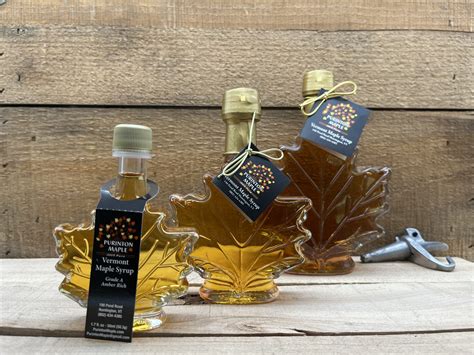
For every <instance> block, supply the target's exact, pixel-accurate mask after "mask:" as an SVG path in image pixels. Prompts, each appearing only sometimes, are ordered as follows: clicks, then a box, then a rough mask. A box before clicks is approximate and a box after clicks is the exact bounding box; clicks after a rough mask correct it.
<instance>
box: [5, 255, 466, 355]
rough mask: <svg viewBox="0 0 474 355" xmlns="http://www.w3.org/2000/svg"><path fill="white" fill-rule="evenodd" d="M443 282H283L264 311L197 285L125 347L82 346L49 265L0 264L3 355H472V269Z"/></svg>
mask: <svg viewBox="0 0 474 355" xmlns="http://www.w3.org/2000/svg"><path fill="white" fill-rule="evenodd" d="M455 260H456V263H457V267H456V269H455V271H454V272H452V273H445V272H439V271H433V270H428V269H425V268H422V267H420V266H417V265H414V264H412V263H409V262H397V263H383V264H357V267H356V270H355V271H354V273H352V274H350V275H344V276H326V277H311V276H296V275H283V276H282V277H281V278H280V279H278V285H279V287H280V291H281V293H280V297H279V298H278V299H277V300H276V301H275V302H273V303H269V304H263V305H242V306H237V305H235V306H234V305H233V306H226V305H211V304H205V303H203V302H202V301H201V299H200V298H199V296H198V294H197V290H198V285H199V283H200V281H201V280H200V278H199V277H198V276H197V275H196V274H192V275H191V276H190V284H191V287H190V292H189V294H188V295H187V296H186V297H185V298H183V299H180V300H178V301H177V302H176V303H175V304H172V305H169V306H167V307H165V311H166V313H167V315H168V319H167V322H166V323H165V324H164V326H163V327H162V328H160V329H156V330H153V331H151V332H147V333H141V334H136V335H135V337H134V340H133V343H132V344H124V343H116V342H109V341H99V340H91V339H84V338H83V332H84V324H85V314H86V311H85V309H84V308H81V307H79V306H78V305H77V304H76V303H74V302H73V301H71V300H69V299H67V298H66V297H64V296H63V295H61V294H60V293H59V292H58V285H59V283H60V282H61V280H62V275H61V274H59V273H58V272H57V271H55V269H54V264H55V262H56V259H1V260H0V272H1V287H0V295H1V305H0V309H1V312H0V313H1V325H0V330H1V334H0V335H1V343H0V344H1V348H2V351H1V352H2V353H5V354H18V353H55V352H59V353H65V352H66V351H67V352H68V353H91V352H99V351H100V352H101V353H115V352H117V351H125V352H129V353H139V352H160V353H179V354H186V353H190V354H196V353H208V354H212V353H313V354H314V353H316V352H317V351H325V352H333V353H334V352H336V353H337V352H344V353H347V352H354V353H365V354H367V353H397V352H403V353H407V352H411V353H440V352H441V353H448V352H450V353H451V352H457V353H472V345H473V344H474V317H473V315H474V313H473V312H474V307H473V305H474V299H473V294H474V292H473V291H474V288H473V284H474V283H473V281H474V264H473V263H471V262H468V261H465V260H463V259H459V258H456V259H455Z"/></svg>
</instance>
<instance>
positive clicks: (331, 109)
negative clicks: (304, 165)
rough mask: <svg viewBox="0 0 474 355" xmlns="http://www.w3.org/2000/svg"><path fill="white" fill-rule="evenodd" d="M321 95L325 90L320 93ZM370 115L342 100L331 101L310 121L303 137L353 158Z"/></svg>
mask: <svg viewBox="0 0 474 355" xmlns="http://www.w3.org/2000/svg"><path fill="white" fill-rule="evenodd" d="M322 93H324V90H321V92H320V94H322ZM315 105H318V102H316V103H315ZM369 115H370V111H369V110H368V109H366V108H365V107H363V106H360V105H357V104H356V103H354V102H352V101H349V100H346V99H343V98H341V97H337V98H332V99H329V100H326V101H325V102H324V103H323V104H322V105H321V107H320V108H319V110H318V111H317V112H316V113H315V114H313V115H312V116H309V117H308V119H307V120H306V123H305V125H304V127H303V129H302V131H301V133H300V136H301V137H302V138H304V139H307V140H309V141H312V142H314V143H316V144H318V145H321V146H323V147H325V148H328V149H330V150H333V151H335V152H337V153H340V154H342V155H344V156H346V157H350V156H352V155H353V154H354V150H355V148H356V147H357V144H358V142H359V139H360V136H361V135H362V131H363V129H364V127H365V125H366V124H367V120H368V118H369Z"/></svg>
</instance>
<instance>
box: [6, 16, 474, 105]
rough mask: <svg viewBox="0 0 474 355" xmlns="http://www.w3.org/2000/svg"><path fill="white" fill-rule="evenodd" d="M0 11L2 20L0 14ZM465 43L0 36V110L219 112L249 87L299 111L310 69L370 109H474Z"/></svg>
mask: <svg viewBox="0 0 474 355" xmlns="http://www.w3.org/2000/svg"><path fill="white" fill-rule="evenodd" d="M0 11H1V10H0ZM471 43H472V33H468V32H449V31H333V32H316V31H305V30H288V31H263V30H212V29H211V30H208V29H168V28H166V29H160V28H155V27H149V28H148V27H126V26H117V27H114V26H104V27H100V26H79V27H78V26H59V25H25V26H2V27H0V53H2V55H1V56H0V66H1V68H2V75H1V76H0V104H2V103H3V104H7V103H8V104H72V105H74V104H90V105H178V106H189V105H199V106H219V105H220V103H221V97H222V94H223V92H224V91H225V90H226V89H229V88H232V87H237V86H250V87H255V88H257V89H258V90H259V91H260V93H261V95H262V99H263V105H264V106H275V107H295V106H296V105H297V103H299V102H300V101H301V82H302V76H303V73H304V72H305V71H306V70H308V69H315V68H326V69H329V70H332V71H334V73H335V77H336V81H342V80H348V79H351V80H354V81H355V82H357V83H358V84H359V95H358V98H357V100H358V101H359V102H361V103H362V104H364V105H367V106H369V107H378V108H431V109H433V108H437V109H438V108H441V109H451V108H456V109H470V108H473V107H474V100H473V94H474V87H473V86H472V82H473V79H474V76H473V66H472V57H473V56H474V50H473V46H472V45H471Z"/></svg>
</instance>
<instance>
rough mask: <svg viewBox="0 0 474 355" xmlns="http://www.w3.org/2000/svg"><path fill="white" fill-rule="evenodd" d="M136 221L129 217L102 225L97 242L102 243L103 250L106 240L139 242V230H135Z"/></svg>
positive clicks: (115, 219)
mask: <svg viewBox="0 0 474 355" xmlns="http://www.w3.org/2000/svg"><path fill="white" fill-rule="evenodd" d="M135 224H136V223H135V221H133V220H131V219H130V218H128V217H125V216H124V217H119V218H114V219H113V220H112V221H111V222H110V223H108V224H105V225H103V224H100V225H99V232H98V233H97V237H96V239H97V241H98V242H101V243H100V245H99V246H100V247H101V248H103V247H104V244H103V241H104V240H105V239H112V240H133V239H135V240H138V238H139V236H138V235H137V229H136V228H135Z"/></svg>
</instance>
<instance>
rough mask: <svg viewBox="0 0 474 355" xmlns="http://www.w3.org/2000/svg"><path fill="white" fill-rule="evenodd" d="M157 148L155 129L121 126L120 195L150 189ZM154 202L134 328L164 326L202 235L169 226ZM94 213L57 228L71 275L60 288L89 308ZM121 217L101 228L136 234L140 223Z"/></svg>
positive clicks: (115, 192)
mask: <svg viewBox="0 0 474 355" xmlns="http://www.w3.org/2000/svg"><path fill="white" fill-rule="evenodd" d="M151 150H152V131H151V129H150V128H148V127H145V126H139V125H118V126H116V127H115V129H114V139H113V156H114V157H117V158H118V173H117V177H116V180H115V184H114V186H113V187H112V189H111V190H110V193H111V194H112V196H113V197H114V198H115V199H117V200H135V199H137V198H139V197H143V196H145V195H146V194H147V190H148V188H147V176H146V161H147V160H148V159H150V158H151ZM150 203H151V201H150V200H148V202H147V203H146V205H145V210H144V213H143V222H142V223H143V224H142V228H141V230H142V234H141V246H140V257H139V267H138V280H137V291H136V303H135V318H134V323H133V330H134V331H142V330H149V329H153V328H156V327H159V326H160V325H161V324H162V323H163V322H164V320H165V319H166V317H165V313H164V312H163V310H162V307H163V306H164V305H166V304H167V303H169V302H170V301H171V300H172V299H175V298H177V297H180V296H182V295H184V294H185V293H186V292H187V289H188V282H187V280H186V275H187V274H188V273H189V272H190V271H191V268H190V266H189V265H188V264H187V257H188V255H189V253H190V252H191V250H192V247H193V244H194V242H195V241H196V239H197V237H198V236H197V234H196V233H195V232H194V231H192V230H190V229H183V228H173V227H168V226H167V225H166V224H165V220H166V215H165V213H163V212H158V211H152V209H151V206H150ZM94 212H95V211H94ZM94 212H93V213H92V220H91V221H90V222H88V223H85V224H79V225H76V224H69V223H66V224H61V225H59V226H58V227H56V228H55V230H54V237H55V239H56V245H57V252H58V255H59V257H60V260H59V262H58V263H57V264H56V269H57V270H58V271H59V272H61V273H62V274H64V275H65V278H64V280H63V281H62V283H61V285H60V286H59V291H60V292H61V293H63V294H64V295H66V296H67V297H69V298H71V299H72V300H74V301H76V302H77V303H78V304H80V305H81V306H83V307H87V300H88V292H89V283H90V274H91V264H92V247H93V245H94V243H93V242H94V239H93V238H94V228H95V213H94ZM115 222H116V223H115V225H114V226H112V225H106V226H103V227H102V228H101V229H103V233H104V235H107V234H111V233H110V230H112V229H114V230H117V231H118V232H120V231H123V232H124V233H128V232H130V233H133V231H134V229H133V228H135V226H133V225H128V224H127V221H120V220H119V221H115ZM132 223H134V222H132ZM117 228H118V229H117ZM101 229H100V230H101ZM100 233H102V232H100ZM122 234H123V233H122Z"/></svg>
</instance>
